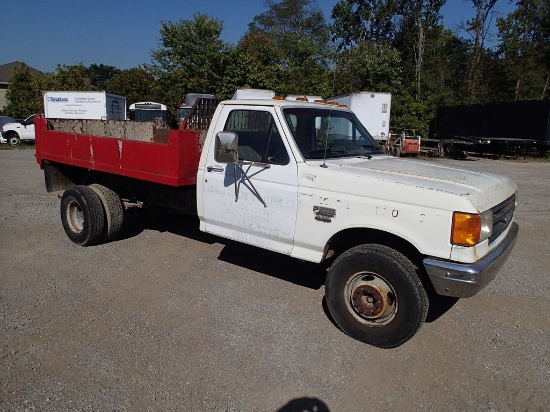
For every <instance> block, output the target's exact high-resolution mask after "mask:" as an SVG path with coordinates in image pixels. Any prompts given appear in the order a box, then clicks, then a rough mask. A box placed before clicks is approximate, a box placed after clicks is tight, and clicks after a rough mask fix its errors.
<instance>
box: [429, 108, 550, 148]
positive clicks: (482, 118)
mask: <svg viewBox="0 0 550 412" xmlns="http://www.w3.org/2000/svg"><path fill="white" fill-rule="evenodd" d="M423 144H425V145H426V149H427V151H429V150H431V151H435V150H437V153H438V155H440V156H450V157H459V156H461V155H462V156H463V154H464V152H468V153H476V154H479V155H496V156H506V155H507V156H517V155H525V154H528V153H536V154H541V155H542V154H546V152H547V151H548V147H549V146H550V100H528V101H512V102H499V103H487V104H472V105H460V106H441V107H439V108H438V109H437V112H436V118H435V124H434V129H433V138H431V139H424V141H423Z"/></svg>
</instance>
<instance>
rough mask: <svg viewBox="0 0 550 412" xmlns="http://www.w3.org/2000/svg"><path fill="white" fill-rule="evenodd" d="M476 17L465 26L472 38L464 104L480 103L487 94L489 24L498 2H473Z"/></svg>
mask: <svg viewBox="0 0 550 412" xmlns="http://www.w3.org/2000/svg"><path fill="white" fill-rule="evenodd" d="M471 2H472V5H473V6H474V9H475V16H474V18H472V19H471V20H468V21H467V22H466V25H465V30H466V32H467V33H468V34H469V35H470V36H471V52H470V55H469V58H468V65H467V68H466V74H465V75H466V76H465V81H464V95H463V99H462V100H463V103H478V102H479V101H480V100H481V96H483V95H484V94H486V90H487V89H486V88H485V87H484V86H485V85H487V83H486V82H483V81H482V79H483V76H482V73H483V69H484V67H483V62H484V61H485V59H486V49H485V40H486V39H487V36H488V33H489V24H490V21H491V19H492V13H493V9H494V7H495V4H496V2H497V0H471Z"/></svg>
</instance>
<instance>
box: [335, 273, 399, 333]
mask: <svg viewBox="0 0 550 412" xmlns="http://www.w3.org/2000/svg"><path fill="white" fill-rule="evenodd" d="M344 293H345V297H346V305H347V308H348V310H349V312H350V313H351V314H352V315H353V317H354V318H355V319H357V320H358V321H359V322H361V323H363V324H365V325H368V326H384V325H387V324H388V323H389V322H391V321H392V320H393V318H394V317H395V314H396V313H397V295H396V293H395V290H394V289H393V287H392V286H391V284H390V283H388V282H387V281H386V280H385V279H384V278H383V277H381V276H380V275H378V274H376V273H373V272H359V273H356V274H355V275H353V276H351V277H350V279H349V281H348V282H347V283H346V287H345V289H344Z"/></svg>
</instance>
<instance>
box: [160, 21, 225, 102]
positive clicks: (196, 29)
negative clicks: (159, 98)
mask: <svg viewBox="0 0 550 412" xmlns="http://www.w3.org/2000/svg"><path fill="white" fill-rule="evenodd" d="M161 26H162V27H161V30H160V34H161V40H160V45H159V47H158V48H157V49H156V50H154V51H153V52H152V59H153V65H152V69H153V72H154V74H155V77H156V78H157V79H158V81H159V84H160V86H161V88H162V91H163V100H164V101H165V102H167V104H168V105H170V106H171V107H172V108H176V107H179V105H180V104H181V103H182V101H183V100H184V97H185V95H186V94H187V93H216V92H217V91H218V89H219V88H220V87H221V84H222V78H223V69H224V62H225V59H226V56H227V53H228V46H227V45H226V44H225V43H224V42H223V41H222V40H221V38H220V36H221V33H222V30H223V24H222V23H221V22H220V21H218V20H216V19H212V18H209V17H208V16H206V15H203V14H199V13H196V14H195V15H194V16H193V20H183V19H182V20H180V21H179V22H176V23H173V22H164V21H163V22H161Z"/></svg>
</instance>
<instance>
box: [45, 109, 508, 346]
mask: <svg viewBox="0 0 550 412" xmlns="http://www.w3.org/2000/svg"><path fill="white" fill-rule="evenodd" d="M197 115H198V114H197ZM188 119H189V121H188V122H187V123H186V127H191V125H192V124H194V122H193V121H192V116H191V117H188ZM208 119H209V120H210V119H211V121H210V126H209V128H208V130H202V131H201V130H183V126H182V128H180V130H172V131H169V132H168V131H165V132H163V131H159V130H155V129H154V128H153V129H151V130H152V131H151V135H150V139H149V141H144V139H143V133H141V134H140V138H139V140H138V139H137V138H134V135H133V133H137V131H136V130H137V128H136V127H134V126H132V127H131V128H128V127H129V126H128V125H129V124H130V123H131V122H126V123H125V124H124V122H121V123H116V122H113V121H107V122H103V123H99V125H101V124H103V125H104V127H103V128H102V129H101V130H104V131H105V133H99V132H98V130H99V129H100V127H99V126H98V123H97V122H100V121H81V122H78V124H77V125H75V124H74V121H73V123H71V124H69V125H67V124H65V123H64V122H65V121H63V120H52V119H48V120H47V119H44V118H40V117H38V118H37V119H36V125H37V132H36V158H37V161H38V163H39V165H40V167H41V168H43V169H44V171H45V177H46V187H47V190H48V191H59V190H63V191H64V192H63V195H62V198H61V220H62V224H63V227H64V229H65V232H66V233H67V235H68V236H69V238H70V239H71V240H72V241H73V242H75V243H78V244H81V245H89V244H93V243H97V242H100V241H102V240H112V239H114V238H116V236H117V235H118V233H119V231H120V227H121V226H122V219H123V207H126V208H129V207H136V206H139V207H146V206H164V207H170V208H171V209H173V210H178V211H181V212H183V213H195V214H198V216H199V219H200V229H201V230H202V231H204V232H208V233H212V234H215V235H219V236H221V237H224V238H228V239H233V240H235V241H239V242H243V243H247V244H250V245H254V246H257V247H260V248H264V249H268V250H271V251H274V252H278V253H282V254H286V255H290V256H293V257H295V258H297V259H302V260H305V261H310V262H317V263H320V264H324V265H326V267H327V276H326V286H325V297H326V303H327V306H328V309H329V311H330V313H331V315H332V316H333V318H334V321H335V322H336V324H337V325H339V327H340V328H341V329H342V330H343V331H344V332H346V333H347V334H348V335H350V336H352V337H353V338H355V339H358V340H360V341H363V342H366V343H368V344H372V345H375V346H379V347H383V348H390V347H395V346H399V345H401V344H402V343H404V342H406V341H407V340H409V339H410V338H411V337H412V336H413V335H414V334H415V333H416V332H417V330H418V329H419V327H420V326H421V325H422V323H423V322H424V320H425V318H426V315H427V311H428V305H429V298H428V297H429V296H430V294H431V293H432V292H436V293H438V294H441V295H447V296H454V297H469V296H472V295H474V294H475V293H477V292H479V291H480V290H481V289H482V288H483V287H484V286H486V285H487V284H488V283H489V282H490V281H491V280H492V279H493V278H494V277H495V276H496V274H497V272H498V271H499V269H500V268H501V266H502V264H503V263H504V261H505V260H506V258H507V257H508V255H509V254H510V252H511V250H512V248H513V245H514V243H515V241H516V238H517V233H518V225H517V224H516V223H514V221H513V220H514V211H515V208H516V185H515V184H514V183H513V182H512V181H511V180H510V179H508V178H506V177H503V176H499V175H496V174H493V173H490V172H485V173H480V172H470V171H465V170H459V169H456V168H452V167H448V166H444V165H441V164H438V163H437V162H421V161H418V160H404V159H398V158H395V157H390V156H387V155H385V154H384V152H383V150H382V149H381V148H380V147H379V145H378V144H377V143H376V142H375V141H374V140H373V138H372V137H371V136H370V135H369V133H368V132H367V130H366V129H365V128H364V127H363V125H362V124H361V123H360V122H359V121H358V120H357V118H356V116H355V115H354V114H353V113H352V112H351V111H349V110H347V109H345V108H342V107H338V106H334V105H329V104H324V103H309V102H300V101H287V100H232V101H224V102H221V103H219V105H218V106H217V108H216V109H215V112H214V113H213V115H212V114H210V116H209V117H208ZM117 125H118V126H117ZM117 127H118V128H119V129H117ZM117 130H118V131H117ZM276 256H277V255H276V254H274V255H273V259H276V258H277V257H276ZM266 264H267V265H268V264H269V263H268V262H266Z"/></svg>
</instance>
